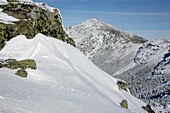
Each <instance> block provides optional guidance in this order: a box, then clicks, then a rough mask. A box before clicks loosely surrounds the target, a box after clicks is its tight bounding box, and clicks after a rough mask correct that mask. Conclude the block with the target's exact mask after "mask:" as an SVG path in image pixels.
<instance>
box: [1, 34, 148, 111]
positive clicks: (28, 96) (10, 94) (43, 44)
mask: <svg viewBox="0 0 170 113" xmlns="http://www.w3.org/2000/svg"><path fill="white" fill-rule="evenodd" d="M8 58H14V59H18V60H22V59H34V60H35V61H36V63H37V69H36V70H31V69H27V70H26V71H27V72H28V77H27V78H21V77H18V76H16V75H15V71H12V70H10V69H5V68H3V69H0V113H145V111H143V109H142V108H141V107H142V106H145V105H146V104H145V103H144V102H142V101H140V100H138V99H136V98H135V97H133V96H131V95H130V94H129V93H127V92H125V91H120V90H119V89H118V86H117V85H116V81H117V79H115V78H113V77H111V76H109V75H108V74H106V73H105V72H104V71H102V70H101V69H99V68H98V67H97V66H95V65H94V64H93V63H92V62H91V61H90V60H88V59H87V58H86V56H85V55H84V54H83V53H81V52H80V51H79V50H78V49H76V48H74V47H72V46H70V45H68V44H66V43H64V42H62V41H59V40H56V39H54V38H51V37H46V36H44V35H42V34H38V35H36V36H35V38H33V39H26V37H25V36H23V35H21V36H17V37H15V38H13V39H11V40H10V41H9V42H7V44H6V45H5V47H4V48H3V49H2V50H1V51H0V59H8ZM123 99H125V100H127V101H128V104H129V109H128V110H127V109H124V108H121V107H120V104H119V103H120V102H121V101H122V100H123Z"/></svg>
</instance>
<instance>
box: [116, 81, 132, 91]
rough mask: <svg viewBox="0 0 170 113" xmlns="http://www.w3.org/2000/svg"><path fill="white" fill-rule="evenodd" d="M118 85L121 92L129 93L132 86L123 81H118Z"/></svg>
mask: <svg viewBox="0 0 170 113" xmlns="http://www.w3.org/2000/svg"><path fill="white" fill-rule="evenodd" d="M117 85H118V88H119V90H125V91H127V92H129V89H130V86H129V85H128V84H127V83H126V82H124V81H122V80H118V81H117Z"/></svg>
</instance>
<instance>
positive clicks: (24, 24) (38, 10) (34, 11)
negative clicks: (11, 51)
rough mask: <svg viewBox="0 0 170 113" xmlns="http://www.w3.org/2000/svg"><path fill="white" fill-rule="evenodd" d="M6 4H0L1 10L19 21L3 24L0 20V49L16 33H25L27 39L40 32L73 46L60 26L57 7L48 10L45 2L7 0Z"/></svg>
mask: <svg viewBox="0 0 170 113" xmlns="http://www.w3.org/2000/svg"><path fill="white" fill-rule="evenodd" d="M8 2H9V3H8V4H6V5H0V8H2V12H4V13H6V14H8V15H9V16H12V17H15V18H17V19H19V21H15V22H12V23H11V24H5V23H3V22H0V49H2V47H3V46H4V44H5V42H6V41H8V40H10V39H11V38H13V37H15V36H17V35H26V37H27V38H28V39H31V38H33V37H34V36H35V35H36V34H37V33H42V34H44V35H47V36H51V37H54V38H57V39H60V40H62V41H65V42H67V43H69V44H71V45H73V46H75V43H74V41H73V40H72V39H71V38H69V37H68V35H67V34H66V33H65V31H64V29H63V26H62V19H61V15H60V13H59V10H58V9H53V11H49V10H48V8H46V7H47V5H46V4H38V5H37V4H36V3H27V2H25V3H21V2H17V0H8Z"/></svg>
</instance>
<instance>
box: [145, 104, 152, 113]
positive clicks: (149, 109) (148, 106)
mask: <svg viewBox="0 0 170 113" xmlns="http://www.w3.org/2000/svg"><path fill="white" fill-rule="evenodd" d="M142 108H143V109H144V110H145V111H147V112H148V113H155V112H154V111H153V110H152V108H151V106H150V105H146V107H145V106H142Z"/></svg>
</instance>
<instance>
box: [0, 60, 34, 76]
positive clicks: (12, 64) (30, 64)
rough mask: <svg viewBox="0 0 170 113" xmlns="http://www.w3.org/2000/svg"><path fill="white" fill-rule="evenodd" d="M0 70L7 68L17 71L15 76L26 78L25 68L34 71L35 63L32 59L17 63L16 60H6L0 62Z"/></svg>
mask: <svg viewBox="0 0 170 113" xmlns="http://www.w3.org/2000/svg"><path fill="white" fill-rule="evenodd" d="M0 68H8V69H13V70H15V69H19V70H18V71H17V72H16V73H15V74H16V75H18V76H21V77H27V72H26V71H25V70H26V69H27V68H29V69H34V70H35V69H36V68H37V66H36V62H35V61H34V60H32V59H26V60H21V61H17V60H16V59H7V60H2V59H1V60H0Z"/></svg>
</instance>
